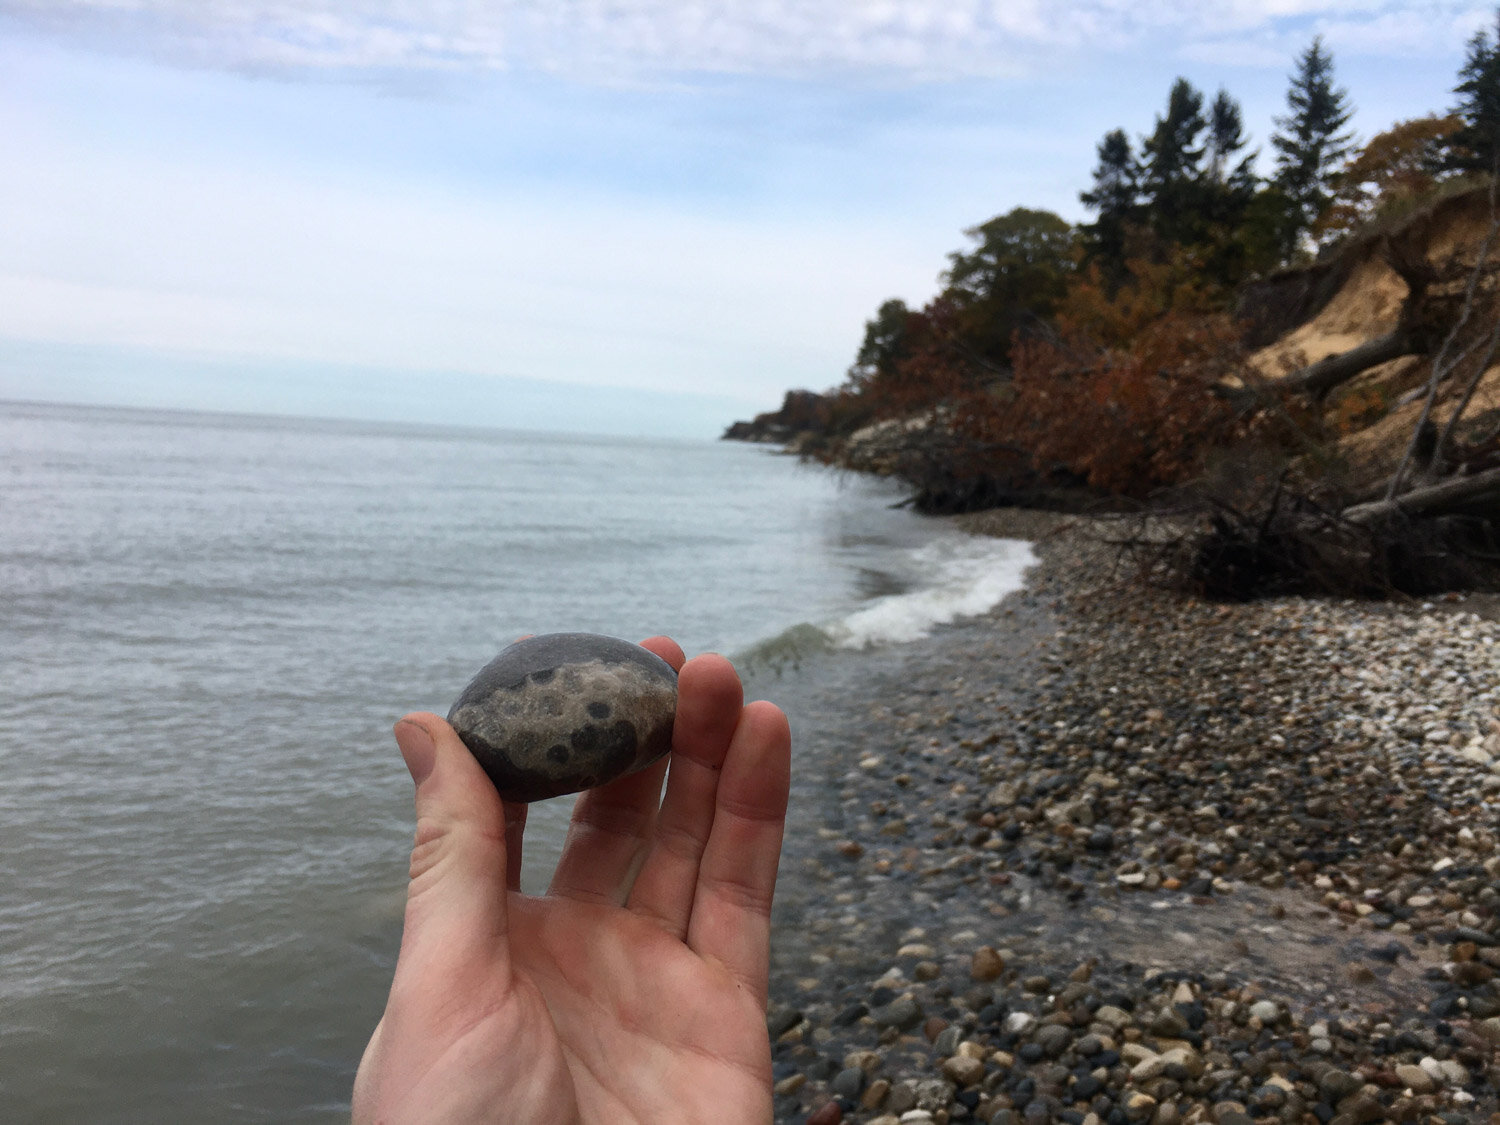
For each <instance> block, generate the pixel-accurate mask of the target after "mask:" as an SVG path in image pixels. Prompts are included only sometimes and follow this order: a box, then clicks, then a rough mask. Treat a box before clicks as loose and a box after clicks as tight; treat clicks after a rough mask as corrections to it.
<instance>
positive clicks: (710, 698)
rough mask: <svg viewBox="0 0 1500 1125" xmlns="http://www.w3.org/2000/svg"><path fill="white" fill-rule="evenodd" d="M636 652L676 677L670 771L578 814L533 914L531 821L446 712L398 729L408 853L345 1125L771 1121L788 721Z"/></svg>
mask: <svg viewBox="0 0 1500 1125" xmlns="http://www.w3.org/2000/svg"><path fill="white" fill-rule="evenodd" d="M643 644H644V647H646V648H649V649H650V650H651V651H652V652H655V653H656V654H657V655H658V656H660V657H662V658H663V659H664V660H666V661H667V662H668V663H669V664H671V665H672V666H673V667H674V668H676V669H678V671H679V680H678V685H679V686H678V705H677V718H676V727H675V731H674V734H673V740H672V752H671V754H670V755H669V757H668V758H667V759H663V760H662V761H661V762H659V763H657V764H656V765H654V766H651V767H649V768H647V769H646V770H643V771H641V772H640V773H637V774H633V775H631V776H629V777H624V778H620V779H619V780H617V781H614V782H611V783H610V784H608V785H605V786H601V787H599V788H598V789H593V790H590V791H589V792H587V793H585V794H583V795H582V796H581V797H580V798H579V800H578V803H577V806H576V808H575V810H574V813H573V821H572V825H571V827H570V829H569V831H568V838H567V842H566V844H565V845H564V848H563V855H562V858H561V860H560V861H559V863H558V867H557V871H556V873H555V875H554V877H553V880H552V885H551V887H550V888H549V890H548V892H547V894H546V895H544V896H540V897H537V896H531V895H523V894H521V893H520V891H519V877H520V859H521V844H522V835H523V832H524V830H525V826H526V806H525V805H511V804H503V803H502V802H501V801H500V799H499V797H498V796H497V795H496V793H495V790H494V788H493V786H491V784H490V782H489V779H488V778H486V777H485V775H484V772H483V771H482V770H481V769H480V768H479V766H478V764H477V763H476V762H475V761H474V759H473V757H472V756H471V755H470V754H469V752H468V750H467V749H465V747H464V745H463V743H462V742H460V741H459V739H458V736H457V735H455V734H454V733H453V730H452V728H450V727H449V726H448V724H447V723H446V722H445V721H444V720H442V719H441V718H439V717H438V716H437V715H432V714H427V713H417V714H412V715H407V716H406V717H405V718H403V719H402V720H401V721H400V722H398V723H397V724H396V742H397V744H398V745H399V746H400V748H401V754H402V757H403V758H404V759H405V761H406V765H407V768H408V770H409V771H410V772H411V775H412V779H413V780H414V781H415V783H416V806H417V831H416V843H415V846H414V847H413V849H412V856H411V883H410V886H409V888H408V893H407V905H406V916H405V928H404V931H403V934H402V939H401V952H400V955H399V957H398V959H397V962H396V972H395V978H394V980H393V982H392V985H391V993H390V998H389V1000H388V1001H387V1004H386V1009H385V1014H384V1016H383V1017H382V1018H381V1020H380V1023H379V1025H378V1026H377V1027H376V1029H375V1034H374V1036H373V1037H372V1038H371V1040H370V1045H369V1046H368V1047H367V1048H366V1049H365V1054H364V1058H363V1059H362V1060H361V1062H360V1066H359V1073H358V1075H357V1077H356V1078H355V1084H354V1121H355V1122H356V1123H357V1125H370V1123H376V1122H379V1123H381V1125H414V1123H419V1122H433V1123H438V1122H441V1123H444V1125H461V1123H467V1122H505V1123H507V1125H530V1123H540V1122H546V1123H548V1125H553V1123H567V1122H606V1121H607V1122H610V1123H612V1125H622V1123H629V1122H638V1123H640V1125H648V1123H649V1125H670V1123H672V1122H682V1123H684V1125H686V1123H692V1125H701V1123H702V1122H705V1121H714V1122H723V1123H731V1125H732V1123H736V1122H757V1123H764V1122H769V1121H770V1120H771V1056H770V1047H769V1044H768V1042H767V1037H766V1026H765V1014H766V975H767V968H768V963H769V950H770V915H771V894H772V890H773V888H774V886H775V882H776V866H777V861H778V859H779V857H780V852H781V835H782V828H783V825H784V823H785V819H786V802H787V789H788V785H789V777H790V753H791V751H790V746H791V738H790V734H789V732H788V729H787V723H786V718H785V716H784V715H782V713H781V712H780V711H779V710H778V709H777V708H776V707H774V706H773V705H771V704H769V703H752V704H750V705H749V706H745V705H744V704H743V693H742V690H741V687H740V681H739V677H738V676H737V675H736V674H735V671H734V669H733V667H732V666H731V665H730V664H729V662H728V661H727V660H725V659H724V658H723V657H720V656H714V655H706V656H698V657H695V658H694V659H692V660H690V661H686V662H684V659H683V653H682V650H681V649H680V648H678V646H677V645H676V644H675V643H673V642H672V641H671V640H669V639H667V638H665V637H653V638H651V639H650V640H647V641H645V642H643ZM669 762H670V772H668V769H667V767H668V764H669ZM664 773H665V774H667V783H666V792H665V794H664V795H663V793H662V777H663V774H664Z"/></svg>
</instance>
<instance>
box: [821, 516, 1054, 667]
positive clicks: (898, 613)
mask: <svg viewBox="0 0 1500 1125" xmlns="http://www.w3.org/2000/svg"><path fill="white" fill-rule="evenodd" d="M1035 561H1036V556H1035V555H1034V554H1033V553H1032V551H1031V544H1029V543H1025V542H1023V541H1021V540H1018V539H982V538H977V537H975V538H968V537H965V538H962V539H942V540H938V541H936V542H933V543H929V544H927V545H925V546H923V547H920V548H918V549H917V550H916V551H914V552H913V555H912V562H913V564H914V568H915V569H916V571H917V574H918V580H917V583H916V584H915V587H914V588H913V589H910V590H907V591H905V592H903V593H899V594H890V595H888V596H886V597H882V598H877V599H875V600H874V601H873V602H871V603H869V604H868V605H865V606H863V607H861V608H860V609H857V610H855V611H854V612H853V613H850V614H849V615H848V616H846V617H844V618H843V619H842V620H841V621H838V622H835V623H834V624H832V625H831V626H829V627H828V628H827V630H826V632H827V634H828V637H829V639H830V640H831V641H832V643H833V644H834V645H836V646H837V647H839V648H856V649H857V648H870V647H872V646H876V645H888V644H904V643H906V642H908V641H915V640H919V639H921V638H922V637H925V636H927V635H928V634H929V633H931V632H932V630H933V629H934V628H936V627H937V626H939V625H946V624H948V623H949V622H951V621H954V620H956V619H957V618H960V617H973V616H975V615H977V614H981V613H984V612H986V611H987V610H989V609H991V608H993V607H994V606H995V605H996V603H998V602H999V601H1000V599H1001V598H1003V597H1005V595H1006V594H1009V593H1012V592H1014V591H1016V590H1019V589H1020V588H1021V587H1022V585H1024V583H1025V576H1026V571H1027V569H1028V568H1029V567H1031V565H1032V564H1033V563H1034V562H1035Z"/></svg>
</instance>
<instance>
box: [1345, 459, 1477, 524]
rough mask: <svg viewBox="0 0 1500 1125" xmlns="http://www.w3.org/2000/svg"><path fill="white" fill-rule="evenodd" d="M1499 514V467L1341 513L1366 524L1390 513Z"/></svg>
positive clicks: (1352, 521)
mask: <svg viewBox="0 0 1500 1125" xmlns="http://www.w3.org/2000/svg"><path fill="white" fill-rule="evenodd" d="M1466 513H1467V514H1475V515H1487V516H1490V517H1495V516H1497V515H1500V469H1489V470H1487V471H1486V472H1483V473H1476V474H1474V475H1473V476H1471V477H1454V478H1450V479H1448V480H1445V481H1442V482H1440V483H1438V484H1433V485H1428V486H1427V487H1426V488H1418V489H1414V490H1413V491H1411V492H1408V493H1405V494H1404V495H1401V496H1397V497H1395V498H1393V499H1391V500H1375V501H1372V502H1370V503H1368V504H1356V505H1354V507H1352V508H1345V509H1344V511H1343V512H1342V513H1341V515H1342V516H1343V518H1344V519H1346V520H1348V521H1349V522H1350V523H1357V524H1361V525H1366V526H1368V525H1369V524H1372V523H1376V522H1378V521H1380V520H1382V519H1385V518H1387V517H1390V516H1406V517H1413V516H1445V515H1460V514H1466Z"/></svg>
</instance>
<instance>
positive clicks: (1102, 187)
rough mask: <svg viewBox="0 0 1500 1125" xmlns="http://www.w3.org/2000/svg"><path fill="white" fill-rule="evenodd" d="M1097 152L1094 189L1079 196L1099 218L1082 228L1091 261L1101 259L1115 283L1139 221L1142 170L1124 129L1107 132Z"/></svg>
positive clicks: (1102, 264) (1102, 266)
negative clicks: (1133, 231) (1134, 227)
mask: <svg viewBox="0 0 1500 1125" xmlns="http://www.w3.org/2000/svg"><path fill="white" fill-rule="evenodd" d="M1097 151H1098V153H1099V163H1098V165H1097V166H1096V167H1095V168H1094V187H1093V190H1092V191H1085V192H1080V193H1079V196H1078V198H1079V200H1080V201H1081V202H1082V203H1083V205H1084V206H1085V207H1088V208H1090V209H1091V210H1094V211H1097V212H1098V214H1099V217H1098V218H1097V219H1095V220H1094V221H1093V222H1092V223H1088V224H1086V225H1085V226H1084V227H1082V228H1081V230H1082V234H1083V241H1084V249H1085V253H1086V255H1087V257H1088V260H1089V261H1092V262H1098V263H1099V265H1100V268H1101V269H1103V270H1104V273H1105V276H1106V277H1107V278H1108V279H1109V280H1110V281H1111V282H1112V283H1113V282H1118V281H1120V280H1122V279H1123V278H1124V276H1125V257H1126V249H1125V244H1126V240H1127V238H1128V236H1129V231H1130V227H1131V226H1132V225H1133V224H1135V223H1138V222H1139V221H1140V201H1141V169H1140V165H1139V164H1137V163H1136V159H1135V152H1134V150H1133V149H1132V148H1131V145H1130V138H1129V137H1127V136H1126V135H1125V130H1124V129H1114V130H1111V131H1110V132H1108V133H1106V134H1105V135H1104V139H1103V140H1102V141H1100V142H1099V147H1098V150H1097Z"/></svg>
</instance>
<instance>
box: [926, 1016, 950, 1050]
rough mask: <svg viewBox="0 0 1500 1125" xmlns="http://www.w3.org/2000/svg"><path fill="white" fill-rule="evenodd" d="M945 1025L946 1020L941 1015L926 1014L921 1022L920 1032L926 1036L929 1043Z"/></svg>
mask: <svg viewBox="0 0 1500 1125" xmlns="http://www.w3.org/2000/svg"><path fill="white" fill-rule="evenodd" d="M947 1026H948V1021H947V1020H945V1019H943V1018H942V1017H941V1016H928V1017H927V1019H926V1021H925V1022H924V1023H923V1024H922V1034H923V1035H925V1036H926V1037H927V1042H929V1043H931V1042H932V1041H933V1040H934V1039H936V1038H937V1037H938V1036H939V1035H941V1034H942V1033H943V1029H944V1028H945V1027H947Z"/></svg>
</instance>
